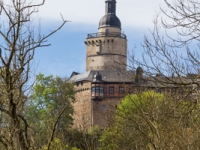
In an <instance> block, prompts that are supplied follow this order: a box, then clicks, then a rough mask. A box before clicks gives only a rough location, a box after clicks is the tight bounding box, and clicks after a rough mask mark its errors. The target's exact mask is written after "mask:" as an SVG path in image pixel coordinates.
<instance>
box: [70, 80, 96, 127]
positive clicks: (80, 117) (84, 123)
mask: <svg viewBox="0 0 200 150" xmlns="http://www.w3.org/2000/svg"><path fill="white" fill-rule="evenodd" d="M77 84H78V86H77V85H75V87H74V88H75V91H76V95H75V98H76V102H75V103H74V115H73V118H74V127H75V128H79V129H89V128H90V127H91V125H92V114H91V113H92V111H91V107H92V105H91V82H80V83H77Z"/></svg>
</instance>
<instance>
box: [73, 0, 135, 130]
mask: <svg viewBox="0 0 200 150" xmlns="http://www.w3.org/2000/svg"><path fill="white" fill-rule="evenodd" d="M105 3H106V11H105V15H104V16H103V17H102V18H101V20H100V22H99V28H98V33H92V34H88V36H87V39H86V41H85V44H86V72H85V73H82V74H79V73H77V72H73V73H72V75H71V77H70V80H71V81H72V82H74V83H75V90H76V95H75V96H76V103H75V104H74V111H75V112H74V116H73V117H74V127H76V128H80V129H84V130H88V129H90V128H91V127H92V126H95V125H98V126H99V127H100V128H101V129H103V128H104V127H105V125H106V124H107V123H108V118H109V117H111V116H112V115H113V112H114V111H115V109H116V106H117V105H118V104H119V103H120V101H121V99H122V98H123V97H124V96H125V94H126V91H131V90H132V86H131V84H132V82H130V80H129V79H127V78H124V76H123V75H124V72H126V62H127V58H126V57H127V39H126V35H125V34H122V33H121V22H120V20H119V18H118V17H117V16H116V1H115V0H106V1H105ZM116 67H117V69H120V72H119V71H116Z"/></svg>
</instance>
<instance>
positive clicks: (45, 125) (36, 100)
mask: <svg viewBox="0 0 200 150" xmlns="http://www.w3.org/2000/svg"><path fill="white" fill-rule="evenodd" d="M73 86H74V85H73V84H72V83H69V82H68V79H65V78H60V77H53V76H47V77H45V76H44V75H43V74H39V75H37V77H36V83H35V85H34V87H33V93H32V95H31V97H30V100H29V103H28V106H27V107H26V118H27V120H28V121H29V122H30V126H31V128H32V133H31V134H32V136H38V137H39V138H38V139H37V141H35V142H36V144H37V145H38V147H40V146H42V145H45V144H47V142H48V141H47V140H46V139H48V138H47V137H49V136H50V134H51V132H52V128H53V125H54V123H55V121H56V119H57V118H58V116H59V115H60V112H61V111H62V109H63V108H64V107H65V106H67V108H66V109H65V111H64V113H63V114H62V116H61V118H59V120H58V124H57V126H56V137H58V139H63V137H64V135H63V134H64V132H65V131H66V130H67V129H68V128H69V127H70V126H71V125H72V123H73V118H72V114H73V107H72V103H73V102H74V101H75V98H74V95H75V92H74V90H73ZM63 140H64V139H63Z"/></svg>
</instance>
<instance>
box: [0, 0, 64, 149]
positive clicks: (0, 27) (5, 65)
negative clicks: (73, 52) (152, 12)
mask: <svg viewBox="0 0 200 150" xmlns="http://www.w3.org/2000/svg"><path fill="white" fill-rule="evenodd" d="M4 2H5V1H4ZM4 2H3V1H1V2H0V14H1V23H0V35H1V43H0V48H1V49H0V80H1V82H0V84H1V88H0V90H1V92H0V143H1V144H0V148H1V149H9V150H14V149H17V150H20V149H22V150H26V149H29V147H30V142H31V141H30V140H34V139H30V138H29V137H28V128H29V125H28V122H27V121H26V119H25V118H24V111H23V109H24V106H25V103H26V102H27V97H26V95H27V90H28V89H29V88H30V87H29V86H27V84H26V83H27V82H28V80H29V77H30V74H29V73H30V70H31V68H30V63H31V60H32V59H33V57H34V53H35V49H36V48H39V47H44V46H49V45H50V44H47V38H48V37H50V36H51V35H53V34H54V33H55V32H56V31H58V30H60V29H61V28H62V27H63V25H64V24H65V23H66V21H65V20H62V23H61V25H60V26H59V27H58V28H57V29H56V30H54V31H52V32H50V33H49V34H47V35H41V33H40V29H39V30H38V31H36V30H35V29H34V27H33V26H32V25H31V23H32V20H31V19H32V18H31V16H32V15H33V14H35V13H37V12H38V8H39V7H40V6H42V5H44V3H45V0H40V2H39V3H37V4H35V3H33V2H32V1H29V0H10V1H8V2H7V1H6V2H5V3H4Z"/></svg>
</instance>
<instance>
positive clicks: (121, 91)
mask: <svg viewBox="0 0 200 150" xmlns="http://www.w3.org/2000/svg"><path fill="white" fill-rule="evenodd" d="M119 93H120V94H123V93H124V87H121V86H120V87H119Z"/></svg>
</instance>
